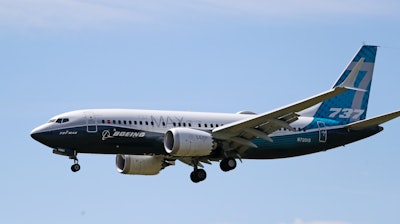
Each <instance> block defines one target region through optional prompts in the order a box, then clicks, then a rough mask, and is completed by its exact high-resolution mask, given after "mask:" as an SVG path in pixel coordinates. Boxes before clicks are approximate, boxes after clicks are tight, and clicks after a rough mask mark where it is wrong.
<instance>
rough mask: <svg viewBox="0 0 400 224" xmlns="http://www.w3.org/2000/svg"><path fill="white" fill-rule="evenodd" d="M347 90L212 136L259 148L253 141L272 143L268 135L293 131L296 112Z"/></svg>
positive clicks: (229, 126)
mask: <svg viewBox="0 0 400 224" xmlns="http://www.w3.org/2000/svg"><path fill="white" fill-rule="evenodd" d="M347 90H348V89H347V88H346V87H336V88H334V89H332V90H330V91H327V92H324V93H321V94H319V95H316V96H313V97H311V98H308V99H305V100H302V101H299V102H296V103H294V104H291V105H288V106H285V107H282V108H279V109H277V110H273V111H270V112H266V113H263V114H260V115H258V116H256V117H252V118H249V119H245V120H240V121H237V122H233V123H230V124H227V125H224V126H221V127H219V128H215V129H214V130H213V131H212V135H213V137H214V138H216V139H220V140H226V141H230V142H233V143H237V144H238V145H241V146H246V147H254V148H256V147H257V146H256V145H255V144H254V143H253V142H252V141H251V140H253V139H254V138H257V137H258V138H262V139H264V140H266V141H272V139H271V138H270V137H269V136H268V135H269V134H271V133H273V132H275V131H277V130H279V129H280V128H286V129H289V130H293V128H292V127H291V126H290V125H289V124H290V123H292V122H294V121H296V120H297V119H298V116H299V114H297V113H296V112H299V111H302V110H304V109H306V108H309V107H311V106H313V105H315V104H318V103H320V102H322V101H324V100H327V99H329V98H332V97H334V96H336V95H339V94H341V93H343V92H345V91H347Z"/></svg>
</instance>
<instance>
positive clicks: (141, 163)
mask: <svg viewBox="0 0 400 224" xmlns="http://www.w3.org/2000/svg"><path fill="white" fill-rule="evenodd" d="M115 162H116V165H117V170H118V172H120V173H123V174H138V175H156V174H158V173H159V172H160V171H161V170H162V169H163V168H164V166H163V164H164V159H163V158H162V157H154V156H145V155H121V154H118V155H117V156H116V159H115Z"/></svg>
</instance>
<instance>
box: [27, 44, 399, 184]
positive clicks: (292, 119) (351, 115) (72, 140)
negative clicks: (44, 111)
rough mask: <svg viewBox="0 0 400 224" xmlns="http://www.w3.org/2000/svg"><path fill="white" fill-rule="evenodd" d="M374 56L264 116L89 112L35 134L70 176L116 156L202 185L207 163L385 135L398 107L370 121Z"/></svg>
mask: <svg viewBox="0 0 400 224" xmlns="http://www.w3.org/2000/svg"><path fill="white" fill-rule="evenodd" d="M376 52H377V46H372V45H363V46H362V47H361V48H360V49H359V51H358V52H357V53H356V55H355V56H354V58H353V59H352V60H351V61H350V63H349V64H348V66H347V67H346V68H345V70H344V71H343V73H342V74H341V75H340V77H339V79H338V80H337V81H336V82H335V84H334V85H333V87H332V88H331V89H330V90H328V91H326V92H323V93H320V94H317V95H315V96H312V97H310V98H307V99H304V100H301V101H298V102H295V103H293V104H290V105H287V106H284V107H281V108H278V109H275V110H272V111H269V112H265V113H262V114H256V113H253V112H250V111H241V112H238V113H236V114H229V113H206V112H186V111H161V110H159V111H158V110H132V109H87V110H77V111H72V112H67V113H63V114H60V115H57V116H54V117H53V118H51V119H50V120H49V121H48V122H47V123H45V124H43V125H41V126H39V127H37V128H35V129H33V130H32V132H31V134H30V135H31V137H32V138H33V139H35V140H36V141H38V142H40V143H42V144H44V145H46V146H48V147H50V148H52V149H53V153H55V154H58V155H63V156H68V157H69V158H70V159H72V160H74V163H73V165H72V166H71V170H72V171H73V172H77V171H79V170H80V165H79V163H78V157H77V155H78V153H93V154H115V155H116V167H117V171H118V172H119V173H122V174H135V175H156V174H158V173H159V172H160V171H161V170H163V169H164V168H166V167H168V166H171V165H175V161H176V160H179V161H181V162H183V163H185V164H187V165H190V166H192V167H193V171H192V172H191V173H190V179H191V180H192V181H193V182H194V183H198V182H201V181H204V180H205V179H206V177H207V173H206V171H205V170H204V165H203V164H211V163H212V162H219V165H220V168H221V170H222V171H225V172H227V171H230V170H233V169H235V168H236V165H237V160H239V161H241V162H242V160H243V159H277V158H288V157H294V156H302V155H307V154H311V153H316V152H321V151H326V150H329V149H332V148H336V147H338V146H344V145H346V144H349V143H352V142H355V141H358V140H361V139H364V138H367V137H370V136H372V135H375V134H377V133H379V132H381V131H382V130H383V127H381V126H379V125H380V124H382V123H384V122H387V121H389V120H392V119H394V118H397V117H398V116H400V110H397V111H394V112H391V113H387V114H384V115H381V116H376V117H373V118H369V119H366V113H367V106H368V99H369V94H370V90H371V82H372V75H373V70H374V65H375V57H376Z"/></svg>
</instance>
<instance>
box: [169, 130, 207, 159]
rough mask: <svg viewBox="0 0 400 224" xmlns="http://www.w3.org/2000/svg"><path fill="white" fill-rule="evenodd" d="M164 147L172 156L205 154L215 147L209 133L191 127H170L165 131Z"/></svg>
mask: <svg viewBox="0 0 400 224" xmlns="http://www.w3.org/2000/svg"><path fill="white" fill-rule="evenodd" d="M164 148H165V151H166V152H167V153H168V154H171V155H174V156H207V155H210V153H211V151H212V150H213V149H215V145H214V141H213V138H212V136H211V134H210V133H208V132H205V131H200V130H195V129H191V128H172V129H170V130H168V131H167V133H165V136H164Z"/></svg>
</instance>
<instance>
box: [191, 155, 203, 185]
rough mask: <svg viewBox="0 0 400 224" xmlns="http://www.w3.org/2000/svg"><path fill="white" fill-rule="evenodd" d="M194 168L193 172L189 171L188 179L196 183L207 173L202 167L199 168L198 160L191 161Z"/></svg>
mask: <svg viewBox="0 0 400 224" xmlns="http://www.w3.org/2000/svg"><path fill="white" fill-rule="evenodd" d="M192 164H193V167H194V170H193V172H191V173H190V179H191V180H192V181H193V183H198V182H201V181H203V180H205V179H206V177H207V173H206V171H205V170H203V169H199V168H198V165H199V161H197V160H193V161H192Z"/></svg>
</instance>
